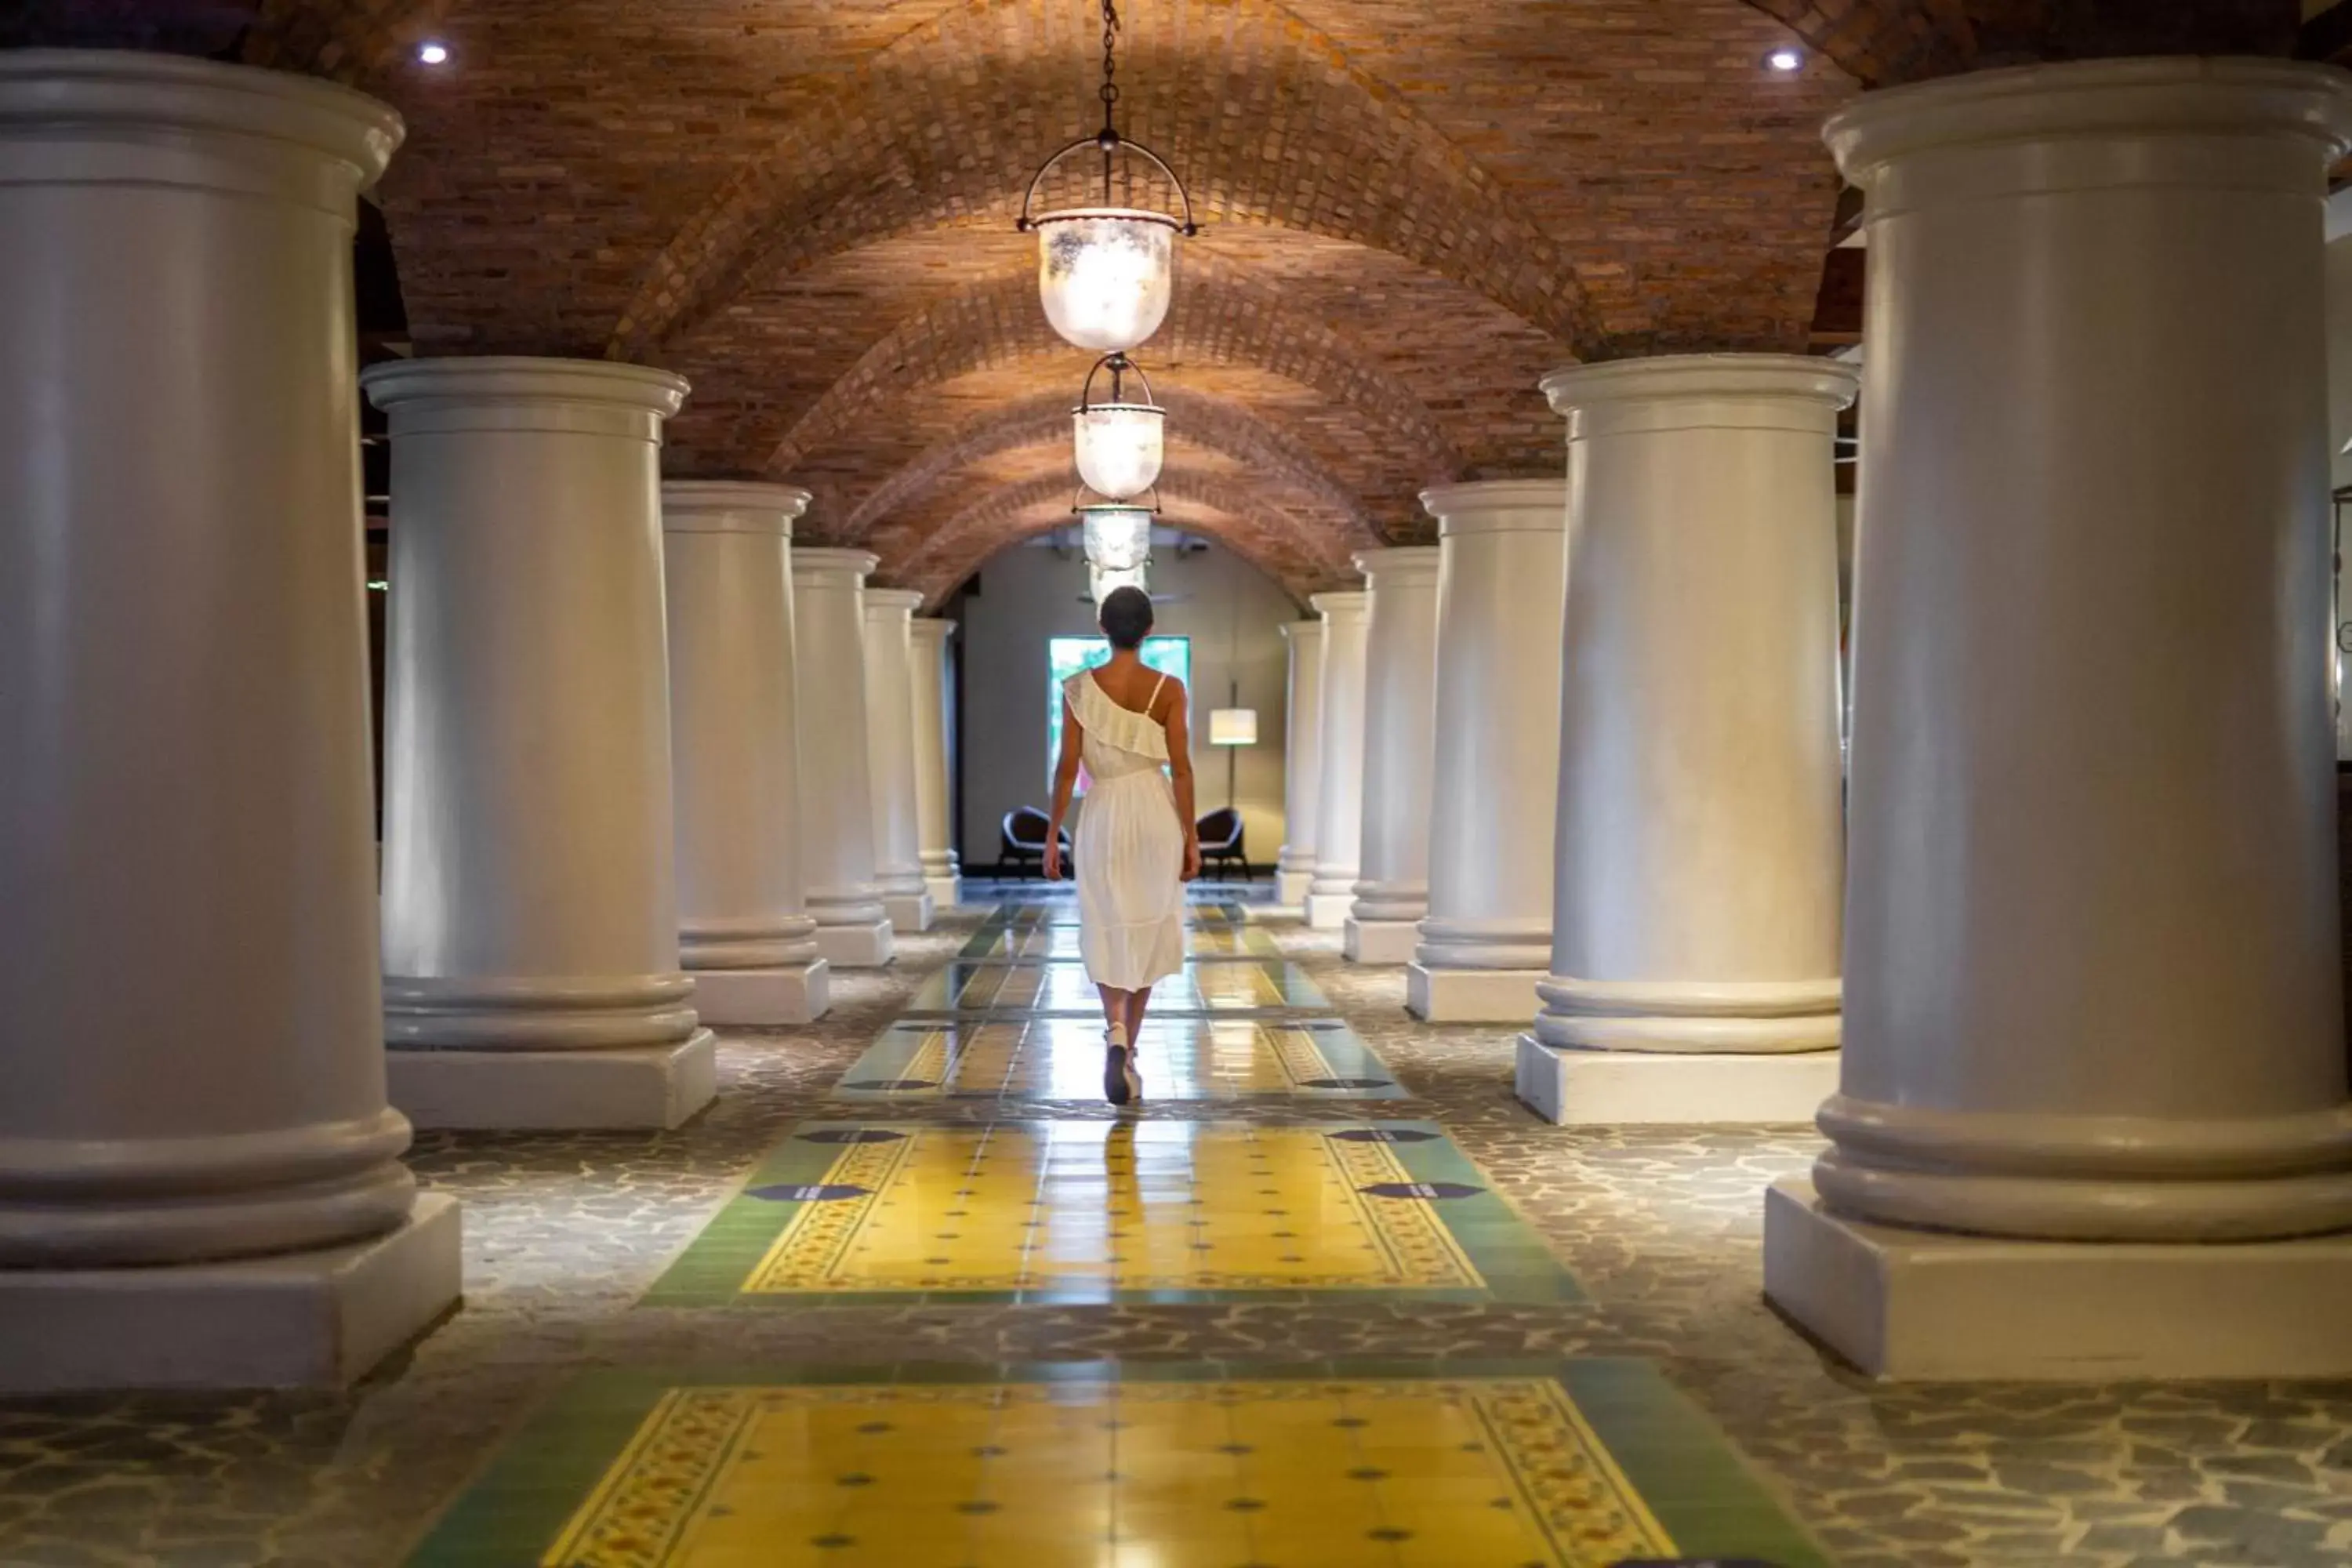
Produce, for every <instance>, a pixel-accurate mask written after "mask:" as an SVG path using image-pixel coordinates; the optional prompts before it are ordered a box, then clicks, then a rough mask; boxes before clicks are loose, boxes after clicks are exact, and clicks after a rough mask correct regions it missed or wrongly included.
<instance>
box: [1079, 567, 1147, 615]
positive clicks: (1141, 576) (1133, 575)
mask: <svg viewBox="0 0 2352 1568" xmlns="http://www.w3.org/2000/svg"><path fill="white" fill-rule="evenodd" d="M1150 579H1151V563H1150V562H1148V561H1147V562H1145V563H1142V564H1141V565H1139V566H1095V565H1088V566H1087V589H1088V590H1089V591H1090V592H1091V593H1092V594H1093V595H1094V596H1095V603H1096V604H1097V605H1099V604H1101V603H1102V602H1103V601H1104V600H1105V599H1108V598H1109V597H1110V596H1111V595H1112V594H1113V593H1115V592H1117V591H1118V589H1121V588H1137V589H1140V590H1141V591H1142V592H1144V593H1146V594H1149V593H1150V592H1151V581H1150Z"/></svg>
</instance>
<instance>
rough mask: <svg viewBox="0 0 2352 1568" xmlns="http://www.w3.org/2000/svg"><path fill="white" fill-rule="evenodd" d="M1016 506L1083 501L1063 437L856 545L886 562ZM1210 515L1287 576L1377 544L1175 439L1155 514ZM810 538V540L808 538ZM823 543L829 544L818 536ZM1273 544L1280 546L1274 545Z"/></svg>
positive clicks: (1281, 489)
mask: <svg viewBox="0 0 2352 1568" xmlns="http://www.w3.org/2000/svg"><path fill="white" fill-rule="evenodd" d="M1016 490H1017V491H1019V492H1020V493H1021V495H1022V497H1023V498H1024V499H1023V501H1022V503H1021V504H1022V505H1024V506H1031V505H1034V507H1035V508H1037V509H1038V514H1039V515H1041V516H1050V517H1053V518H1057V519H1060V520H1062V521H1068V520H1069V513H1070V509H1071V507H1072V506H1073V505H1074V504H1075V503H1076V502H1077V501H1079V500H1082V499H1084V497H1083V493H1082V492H1081V490H1080V489H1079V487H1078V484H1077V481H1076V479H1075V478H1074V477H1073V475H1072V473H1071V471H1070V453H1069V446H1068V442H1067V439H1066V437H1060V436H1056V437H1054V438H1051V439H1048V440H1045V441H1042V442H1038V443H1034V444H1032V445H1028V446H1024V447H1012V448H1009V449H1007V450H1004V451H1002V452H999V453H997V454H995V455H994V456H993V457H992V458H986V459H983V460H981V461H979V462H977V463H975V464H974V465H973V466H971V467H970V468H966V469H964V470H963V471H962V472H961V473H960V474H959V475H958V476H957V478H956V480H955V482H951V483H949V484H944V485H941V486H940V487H939V488H938V489H935V490H933V491H932V492H930V493H929V494H928V495H926V496H924V497H923V498H921V499H920V500H919V501H918V502H916V503H914V504H911V505H909V506H908V507H906V508H905V509H903V510H900V511H899V512H898V513H897V514H896V515H894V516H893V517H891V518H889V519H888V520H887V521H883V522H880V523H878V524H877V526H876V527H875V528H873V529H872V530H871V531H868V532H866V534H864V535H863V536H861V537H859V538H857V539H856V540H855V541H854V542H855V543H856V544H859V545H861V546H863V547H864V548H866V549H868V550H871V551H873V552H875V553H877V554H878V555H881V556H883V557H885V558H886V559H893V560H895V559H898V558H899V557H901V556H911V555H913V554H917V553H919V552H923V551H925V550H928V549H929V547H930V546H931V544H932V543H933V542H935V541H936V540H938V539H940V538H941V537H943V536H946V535H947V534H949V533H950V531H955V530H958V529H961V528H963V527H966V526H969V525H970V524H971V521H972V519H971V516H970V515H969V514H970V513H971V510H972V508H973V507H974V506H975V505H977V504H979V503H978V502H976V501H975V500H974V499H973V498H974V497H975V496H978V497H979V498H980V499H981V500H983V501H984V500H988V499H989V498H991V497H1002V496H1004V495H1006V494H1009V493H1011V492H1013V491H1016ZM1206 498H1213V501H1214V504H1215V506H1216V508H1217V510H1221V511H1225V512H1230V513H1233V514H1235V515H1238V516H1243V517H1246V518H1249V519H1253V520H1255V521H1256V523H1257V524H1258V530H1257V531H1259V532H1261V533H1263V534H1264V535H1265V538H1266V539H1267V540H1268V541H1269V542H1268V543H1267V544H1266V546H1265V548H1266V549H1267V550H1269V551H1272V552H1275V553H1277V554H1283V555H1285V556H1286V559H1289V560H1290V561H1291V566H1290V567H1286V568H1285V571H1286V572H1289V571H1291V570H1292V569H1293V568H1295V569H1296V570H1297V571H1298V572H1308V571H1320V570H1321V569H1323V568H1324V567H1326V566H1335V565H1337V564H1339V563H1345V562H1346V561H1347V559H1348V558H1349V555H1350V554H1352V553H1353V552H1356V551H1358V550H1362V549H1369V548H1371V547H1373V546H1376V545H1379V544H1381V542H1383V541H1382V539H1381V536H1380V535H1378V534H1377V533H1375V532H1373V531H1371V530H1370V528H1368V527H1366V526H1364V525H1363V524H1361V523H1360V522H1358V521H1354V520H1352V519H1351V518H1350V517H1349V514H1348V513H1346V512H1344V511H1340V510H1335V509H1334V508H1333V507H1331V506H1330V505H1329V504H1328V503H1326V502H1324V501H1322V500H1318V499H1317V498H1315V497H1312V496H1309V495H1307V494H1304V493H1302V492H1300V491H1298V490H1297V489H1292V488H1290V487H1288V486H1286V485H1283V484H1280V483H1278V482H1271V481H1269V480H1268V479H1267V478H1266V477H1265V475H1264V474H1263V473H1262V472H1261V471H1259V470H1258V469H1256V468H1253V467H1252V466H1250V465H1249V464H1247V463H1244V462H1242V461H1240V460H1238V459H1236V458H1234V456H1233V455H1232V454H1230V453H1228V452H1224V451H1223V450H1220V449H1219V448H1217V447H1211V446H1204V445H1202V444H1200V443H1197V442H1193V441H1190V440H1186V439H1182V438H1178V439H1175V440H1172V441H1171V444H1170V447H1169V452H1168V460H1167V462H1166V464H1165V465H1164V467H1163V468H1162V470H1161V477H1160V485H1159V486H1158V487H1157V489H1156V491H1155V492H1154V494H1153V496H1152V498H1151V499H1155V500H1158V501H1159V502H1160V506H1161V508H1162V510H1164V511H1168V512H1171V513H1173V514H1179V515H1177V516H1176V517H1175V518H1174V521H1182V518H1181V514H1182V513H1184V512H1186V511H1187V510H1189V509H1192V508H1197V507H1200V506H1203V505H1207V504H1209V500H1208V499H1206ZM812 537H814V534H812ZM825 537H826V539H827V541H828V542H831V540H832V537H833V536H832V535H831V534H830V533H829V532H828V533H827V534H826V535H825ZM1274 541H1279V544H1278V545H1277V544H1276V542H1274Z"/></svg>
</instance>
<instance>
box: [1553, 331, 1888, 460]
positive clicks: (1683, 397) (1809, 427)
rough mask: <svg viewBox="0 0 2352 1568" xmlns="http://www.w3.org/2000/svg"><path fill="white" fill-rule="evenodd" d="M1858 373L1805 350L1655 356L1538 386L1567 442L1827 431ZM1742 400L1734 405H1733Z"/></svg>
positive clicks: (1571, 373)
mask: <svg viewBox="0 0 2352 1568" xmlns="http://www.w3.org/2000/svg"><path fill="white" fill-rule="evenodd" d="M1861 382H1862V374H1861V372H1860V370H1859V369H1858V368H1857V367H1856V366H1853V365H1851V364H1848V363H1845V362H1843V361H1842V360H1833V359H1823V358H1821V357H1820V356H1818V355H1812V354H1740V353H1723V354H1661V355H1657V356H1655V357H1654V358H1650V359H1621V360H1610V361H1608V362H1607V363H1601V364H1577V365H1570V366H1568V367H1566V368H1565V369H1561V370H1556V371H1553V372H1552V373H1551V374H1549V375H1547V376H1545V377H1544V378H1543V380H1542V381H1541V382H1539V383H1538V385H1539V386H1540V387H1541V388H1542V389H1543V395H1545V396H1546V397H1548V398H1549V399H1550V400H1551V405H1552V410H1553V412H1554V413H1557V414H1562V415H1565V416H1567V417H1568V438H1569V440H1570V443H1574V442H1577V441H1581V440H1586V439H1589V438H1590V437H1595V436H1617V435H1627V434H1632V433H1634V432H1652V433H1654V432H1660V431H1666V430H1688V429H1701V428H1706V427H1710V426H1715V427H1721V428H1726V429H1729V428H1739V429H1753V430H1767V429H1779V430H1791V431H1797V432H1801V433H1805V434H1812V433H1816V432H1820V431H1825V430H1833V429H1834V427H1835V425H1836V420H1837V415H1838V411H1839V410H1840V409H1842V408H1843V407H1845V406H1846V405H1848V404H1850V403H1852V402H1853V398H1854V394H1855V392H1856V391H1857V390H1858V389H1859V388H1860V386H1861ZM1739 405H1745V406H1744V407H1741V406H1739Z"/></svg>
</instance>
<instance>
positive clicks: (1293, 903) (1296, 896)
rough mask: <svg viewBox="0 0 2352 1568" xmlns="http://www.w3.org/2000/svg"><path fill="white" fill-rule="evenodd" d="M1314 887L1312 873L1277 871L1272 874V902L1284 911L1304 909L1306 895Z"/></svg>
mask: <svg viewBox="0 0 2352 1568" xmlns="http://www.w3.org/2000/svg"><path fill="white" fill-rule="evenodd" d="M1314 886H1315V873H1314V872H1312V871H1277V872H1276V873H1275V874H1274V901H1275V902H1276V903H1277V904H1280V905H1282V906H1283V907H1284V908H1285V909H1292V910H1298V909H1305V908H1306V907H1307V893H1308V892H1309V891H1310V890H1312V889H1313V888H1314Z"/></svg>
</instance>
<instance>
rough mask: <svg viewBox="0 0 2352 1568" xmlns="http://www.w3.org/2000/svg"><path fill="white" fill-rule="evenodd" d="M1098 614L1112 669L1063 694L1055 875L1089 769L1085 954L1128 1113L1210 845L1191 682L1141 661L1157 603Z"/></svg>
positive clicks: (1070, 684) (1116, 1097)
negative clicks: (1201, 824) (1147, 1014)
mask: <svg viewBox="0 0 2352 1568" xmlns="http://www.w3.org/2000/svg"><path fill="white" fill-rule="evenodd" d="M1100 613H1101V617H1102V629H1103V636H1105V637H1108V638H1109V639H1110V647H1111V654H1110V662H1109V663H1108V664H1106V665H1103V666H1102V667H1101V668H1097V669H1082V670H1080V671H1078V673H1077V674H1076V675H1074V676H1072V677H1070V679H1068V680H1066V681H1064V682H1063V683H1062V760H1061V765H1060V767H1058V768H1057V769H1056V770H1055V773H1054V825H1053V826H1052V827H1051V828H1049V829H1047V831H1046V834H1045V875H1046V876H1048V877H1051V878H1059V877H1060V876H1061V874H1062V853H1061V842H1062V839H1061V833H1062V818H1063V817H1064V816H1066V815H1068V812H1069V809H1070V792H1071V791H1072V790H1073V789H1074V788H1076V785H1077V782H1078V763H1079V762H1080V761H1081V760H1083V761H1084V762H1085V763H1086V767H1087V778H1088V779H1089V780H1091V781H1092V782H1091V784H1090V786H1089V787H1088V789H1087V805H1086V809H1085V810H1084V811H1082V812H1080V813H1079V814H1078V836H1077V843H1076V856H1077V862H1078V866H1077V879H1078V950H1079V952H1081V953H1083V954H1084V955H1085V957H1086V961H1087V977H1088V978H1089V979H1091V980H1093V981H1094V983H1095V987H1096V989H1097V990H1098V991H1100V992H1101V993H1102V1004H1103V1017H1104V1019H1105V1020H1106V1021H1107V1023H1108V1028H1106V1029H1105V1030H1104V1031H1103V1044H1104V1046H1105V1047H1106V1049H1105V1051H1104V1053H1103V1097H1104V1098H1105V1099H1106V1100H1109V1101H1110V1102H1111V1103H1112V1104H1113V1105H1127V1104H1129V1103H1131V1102H1132V1101H1134V1100H1138V1099H1139V1098H1141V1096H1142V1094H1143V1077H1142V1075H1141V1074H1140V1073H1139V1072H1137V1071H1136V1069H1135V1047H1136V1046H1137V1044H1138V1043H1139V1040H1140V1038H1141V1037H1142V1033H1143V1009H1144V1007H1145V1006H1146V1005H1148V1004H1149V1003H1150V1000H1151V988H1152V987H1153V986H1154V985H1156V984H1159V983H1160V981H1162V980H1165V979H1166V978H1167V977H1168V976H1170V975H1171V974H1173V973H1176V972H1177V971H1178V970H1179V969H1181V968H1182V967H1183V966H1184V884H1185V883H1186V882H1189V881H1191V880H1192V879H1193V878H1195V877H1197V876H1199V875H1200V874H1201V837H1200V834H1199V832H1198V831H1197V830H1196V829H1195V828H1194V827H1193V826H1192V748H1191V747H1190V745H1188V744H1187V743H1186V731H1185V718H1184V683H1183V682H1182V681H1181V680H1171V679H1169V678H1168V677H1167V676H1165V675H1162V674H1160V672H1159V671H1158V670H1156V669H1153V668H1151V667H1150V666H1149V665H1147V664H1145V663H1144V662H1143V659H1142V658H1141V657H1140V656H1139V655H1138V654H1137V652H1136V650H1137V649H1138V648H1139V647H1142V646H1143V638H1144V637H1145V635H1146V634H1147V633H1149V632H1150V630H1151V599H1150V595H1147V594H1145V593H1144V592H1143V591H1142V590H1141V589H1140V588H1116V589H1113V590H1112V591H1111V593H1110V594H1109V595H1108V596H1106V597H1105V598H1104V600H1103V602H1102V608H1101V612H1100ZM1163 766H1164V767H1165V769H1166V771H1165V772H1162V771H1161V770H1162V768H1163ZM1171 776H1172V782H1171Z"/></svg>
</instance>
